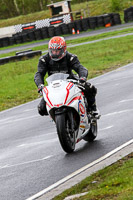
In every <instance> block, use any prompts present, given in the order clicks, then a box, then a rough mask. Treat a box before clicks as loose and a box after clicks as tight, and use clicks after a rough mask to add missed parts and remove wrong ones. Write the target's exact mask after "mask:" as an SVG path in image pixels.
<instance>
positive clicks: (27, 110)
mask: <svg viewBox="0 0 133 200" xmlns="http://www.w3.org/2000/svg"><path fill="white" fill-rule="evenodd" d="M32 110H37V108H30V109H26V110H24V111H23V112H29V111H32Z"/></svg>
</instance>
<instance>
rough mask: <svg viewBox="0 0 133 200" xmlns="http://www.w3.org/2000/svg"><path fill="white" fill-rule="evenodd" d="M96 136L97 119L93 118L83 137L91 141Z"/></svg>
mask: <svg viewBox="0 0 133 200" xmlns="http://www.w3.org/2000/svg"><path fill="white" fill-rule="evenodd" d="M96 137H97V120H94V121H93V122H92V123H91V125H90V129H89V131H88V133H87V135H86V136H85V137H84V138H83V139H84V140H85V141H88V142H93V140H94V139H95V138H96Z"/></svg>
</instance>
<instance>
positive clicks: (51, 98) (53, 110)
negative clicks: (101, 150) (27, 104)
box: [42, 73, 97, 153]
mask: <svg viewBox="0 0 133 200" xmlns="http://www.w3.org/2000/svg"><path fill="white" fill-rule="evenodd" d="M68 77H69V74H63V73H56V74H53V75H51V76H49V77H48V78H47V79H46V81H47V83H48V85H47V86H45V87H44V88H43V91H42V93H43V98H44V100H45V101H46V108H47V111H48V114H49V115H50V117H51V118H52V120H53V121H54V122H55V124H56V129H57V134H58V138H59V141H60V144H61V146H62V148H63V150H64V151H65V152H66V153H71V152H73V151H74V149H75V145H76V143H78V142H79V141H80V140H81V139H84V140H85V141H88V142H92V141H93V140H94V139H95V138H96V137H97V119H96V118H95V117H94V116H93V114H92V113H91V112H90V113H87V109H86V108H87V100H86V98H85V96H84V86H83V85H82V84H80V83H79V81H78V80H73V79H68Z"/></svg>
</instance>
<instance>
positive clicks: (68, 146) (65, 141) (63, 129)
mask: <svg viewBox="0 0 133 200" xmlns="http://www.w3.org/2000/svg"><path fill="white" fill-rule="evenodd" d="M55 122H56V128H57V133H58V137H59V141H60V144H61V146H62V148H63V150H64V151H65V152H66V153H72V152H73V151H74V149H75V131H74V132H72V130H71V127H70V125H71V121H70V119H69V117H68V115H67V113H62V114H60V115H56V117H55Z"/></svg>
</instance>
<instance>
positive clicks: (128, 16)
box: [124, 6, 133, 23]
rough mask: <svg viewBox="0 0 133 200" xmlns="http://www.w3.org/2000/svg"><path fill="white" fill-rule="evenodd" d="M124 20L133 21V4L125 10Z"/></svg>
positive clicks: (126, 21)
mask: <svg viewBox="0 0 133 200" xmlns="http://www.w3.org/2000/svg"><path fill="white" fill-rule="evenodd" d="M124 21H125V23H128V22H130V21H133V6H131V7H130V8H127V9H125V10H124Z"/></svg>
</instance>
